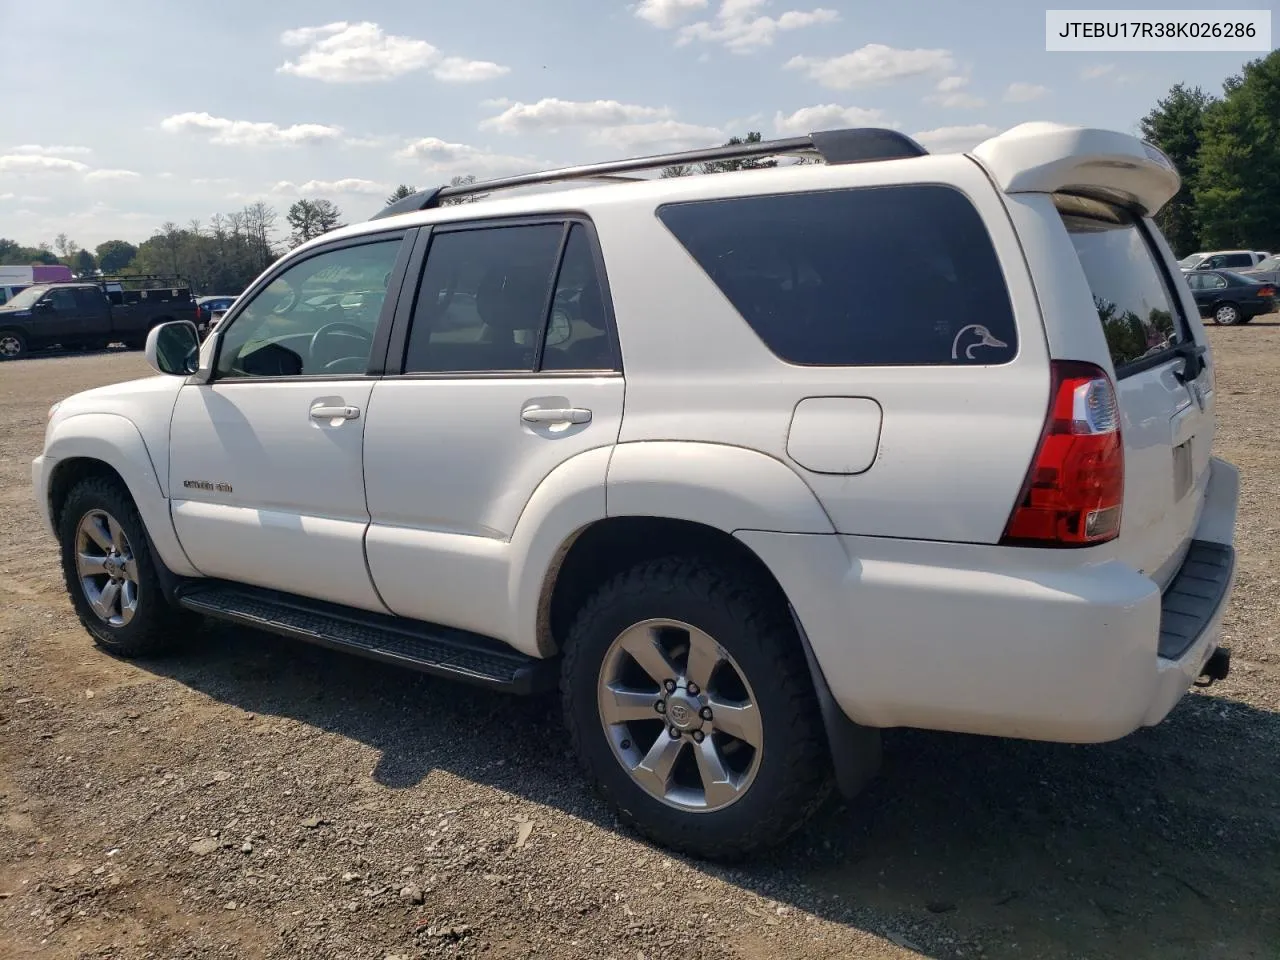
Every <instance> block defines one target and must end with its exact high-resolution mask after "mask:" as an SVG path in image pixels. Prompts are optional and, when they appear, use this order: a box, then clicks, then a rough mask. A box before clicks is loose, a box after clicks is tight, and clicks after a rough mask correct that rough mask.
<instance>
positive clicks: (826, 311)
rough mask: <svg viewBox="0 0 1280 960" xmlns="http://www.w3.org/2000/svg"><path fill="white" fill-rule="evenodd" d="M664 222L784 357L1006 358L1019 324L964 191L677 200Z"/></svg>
mask: <svg viewBox="0 0 1280 960" xmlns="http://www.w3.org/2000/svg"><path fill="white" fill-rule="evenodd" d="M658 217H659V218H660V219H661V220H662V222H663V223H664V224H665V225H666V226H667V228H668V229H669V230H670V231H671V232H672V233H673V234H674V235H675V237H676V239H677V240H679V241H680V243H681V244H682V245H683V246H684V247H685V249H686V250H688V251H689V253H690V255H692V257H693V258H694V260H696V261H697V263H698V265H699V266H700V267H701V268H702V269H703V270H704V271H705V272H706V274H707V275H708V276H709V277H710V278H711V279H712V280H713V281H715V283H716V285H717V286H718V287H719V288H720V290H721V292H723V293H724V295H725V296H726V297H727V298H728V299H729V302H730V303H732V304H733V306H734V307H735V308H736V309H737V311H738V312H739V313H740V314H741V315H742V317H743V319H745V320H746V321H747V323H749V324H750V325H751V328H752V329H753V330H754V331H755V332H756V334H757V336H759V337H760V339H761V340H763V341H764V343H765V345H766V346H767V347H768V348H769V349H770V350H772V351H773V352H774V353H775V354H776V355H777V356H778V357H779V358H781V359H782V360H785V361H787V362H788V363H795V364H805V365H812V366H898V365H923V364H942V365H951V364H998V363H1007V362H1009V361H1010V360H1012V359H1013V358H1014V356H1015V355H1016V353H1017V348H1018V342H1017V327H1016V324H1015V323H1014V318H1013V310H1012V307H1011V306H1010V303H1009V293H1008V290H1007V289H1006V288H1005V283H1004V276H1003V275H1002V273H1001V271H1000V264H999V261H998V259H997V258H996V253H995V249H994V248H993V247H992V244H991V238H990V237H989V236H988V234H987V230H986V227H985V226H984V225H983V223H982V218H981V217H980V216H979V215H978V212H977V210H975V209H974V207H973V205H972V204H971V203H970V202H969V200H968V199H967V198H966V197H965V196H964V195H963V194H961V193H960V192H959V191H957V190H953V189H952V188H950V187H944V186H935V185H913V186H902V187H874V188H862V189H853V190H833V191H822V192H818V193H791V194H779V195H775V196H764V197H742V198H735V199H731V200H700V201H694V202H691V203H678V204H669V205H666V206H664V207H661V208H660V209H659V210H658Z"/></svg>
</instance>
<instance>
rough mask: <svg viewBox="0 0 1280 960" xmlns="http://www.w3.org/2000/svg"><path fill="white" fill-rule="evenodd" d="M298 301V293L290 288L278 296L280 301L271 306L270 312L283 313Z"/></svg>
mask: <svg viewBox="0 0 1280 960" xmlns="http://www.w3.org/2000/svg"><path fill="white" fill-rule="evenodd" d="M297 302H298V295H297V293H295V292H294V291H293V289H292V288H290V290H289V292H288V293H286V294H285V295H284V296H283V297H281V298H280V302H279V303H277V304H276V305H275V306H274V307H272V308H271V312H272V313H275V314H280V315H284V314H286V313H288V312H289V311H290V310H292V309H293V308H294V306H295V305H296V304H297Z"/></svg>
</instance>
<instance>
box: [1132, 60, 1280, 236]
mask: <svg viewBox="0 0 1280 960" xmlns="http://www.w3.org/2000/svg"><path fill="white" fill-rule="evenodd" d="M1139 126H1140V127H1141V130H1142V135H1143V137H1144V138H1145V139H1146V140H1148V141H1149V142H1150V143H1152V144H1153V145H1154V146H1157V147H1159V148H1160V149H1161V150H1163V151H1164V152H1165V154H1167V155H1168V157H1169V159H1170V160H1172V161H1173V163H1174V165H1175V166H1176V167H1177V168H1178V172H1179V173H1181V174H1182V188H1181V189H1180V190H1179V191H1178V193H1177V195H1176V196H1175V197H1174V198H1173V199H1172V200H1171V201H1170V202H1169V203H1168V204H1166V205H1165V206H1164V208H1163V209H1161V211H1160V212H1159V213H1158V214H1157V215H1156V222H1157V223H1158V224H1159V225H1160V229H1161V231H1162V232H1163V233H1164V235H1165V237H1166V238H1167V239H1168V241H1169V245H1170V246H1171V247H1173V249H1174V252H1175V253H1177V255H1178V256H1179V257H1184V256H1186V255H1187V254H1190V253H1194V252H1196V251H1197V250H1222V249H1232V248H1238V249H1246V250H1271V251H1277V250H1280V51H1273V52H1272V53H1270V54H1268V55H1267V56H1265V57H1262V58H1260V59H1258V60H1253V61H1250V62H1249V63H1246V64H1245V65H1244V68H1243V70H1242V71H1241V72H1240V73H1239V74H1237V75H1235V76H1231V77H1228V78H1227V80H1226V82H1225V83H1224V84H1223V88H1222V95H1221V96H1215V95H1213V94H1211V93H1206V92H1205V91H1203V90H1201V89H1200V88H1199V87H1191V88H1189V87H1187V86H1186V85H1185V84H1181V83H1179V84H1176V85H1175V86H1174V87H1173V88H1172V89H1171V90H1170V91H1169V93H1168V95H1167V96H1165V97H1164V98H1162V99H1161V100H1160V101H1159V102H1158V103H1157V104H1156V106H1155V108H1154V109H1152V110H1151V112H1150V113H1148V114H1147V115H1146V116H1145V117H1143V118H1142V120H1141V122H1140V124H1139Z"/></svg>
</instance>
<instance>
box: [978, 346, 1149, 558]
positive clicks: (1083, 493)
mask: <svg viewBox="0 0 1280 960" xmlns="http://www.w3.org/2000/svg"><path fill="white" fill-rule="evenodd" d="M1123 504H1124V445H1123V444H1122V443H1121V439H1120V408H1119V405H1118V403H1117V402H1116V391H1115V388H1114V387H1113V386H1112V384H1111V379H1110V378H1109V377H1108V376H1107V374H1106V372H1105V371H1104V370H1102V368H1101V367H1097V366H1094V365H1093V364H1091V363H1079V362H1075V361H1063V360H1055V361H1053V364H1052V386H1051V389H1050V401H1049V413H1048V416H1047V417H1046V419H1045V425H1044V432H1043V433H1042V434H1041V437H1040V446H1039V447H1038V448H1037V450H1036V455H1035V457H1034V459H1033V460H1032V461H1031V469H1030V470H1028V471H1027V478H1026V481H1025V482H1024V483H1023V487H1022V493H1021V496H1019V498H1018V502H1017V504H1016V505H1015V506H1014V508H1013V513H1012V515H1010V517H1009V523H1008V526H1006V527H1005V532H1004V536H1003V537H1002V538H1001V541H1000V542H1001V543H1002V544H1006V545H1009V546H1034V547H1087V546H1092V545H1094V544H1098V543H1105V542H1106V541H1108V540H1113V539H1115V538H1116V537H1117V536H1119V534H1120V511H1121V507H1122V506H1123Z"/></svg>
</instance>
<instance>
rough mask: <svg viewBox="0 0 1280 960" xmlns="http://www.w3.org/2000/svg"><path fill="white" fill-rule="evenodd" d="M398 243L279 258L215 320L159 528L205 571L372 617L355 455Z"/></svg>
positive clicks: (174, 438)
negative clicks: (282, 261) (165, 526)
mask: <svg viewBox="0 0 1280 960" xmlns="http://www.w3.org/2000/svg"><path fill="white" fill-rule="evenodd" d="M404 242H405V241H404V236H403V234H402V233H396V234H390V235H388V234H381V235H372V236H367V237H361V238H358V240H355V241H347V242H346V243H343V244H341V245H336V246H334V247H327V248H319V249H318V250H316V251H313V252H311V253H310V254H309V255H307V256H306V257H305V258H303V259H301V260H296V261H294V262H292V263H289V264H286V265H285V266H284V267H283V269H282V270H281V271H280V272H279V273H278V274H277V275H276V276H275V277H274V278H271V279H270V282H269V283H267V284H265V285H262V286H260V287H259V288H258V289H257V290H256V291H254V292H252V293H251V294H250V295H249V297H248V299H247V300H246V301H245V303H244V305H243V308H242V309H239V310H238V311H237V312H236V314H235V315H234V316H233V317H229V318H228V320H227V325H226V329H225V331H223V333H222V339H221V343H220V345H219V348H218V354H217V357H216V360H215V362H214V373H213V376H212V377H211V379H210V382H208V383H205V384H188V385H187V386H184V387H183V388H182V390H181V392H180V393H179V396H178V402H177V405H176V406H175V409H174V413H173V424H172V431H171V440H170V458H171V459H170V469H169V478H170V479H169V483H170V497H171V501H172V509H173V521H174V527H175V529H176V531H177V534H178V537H179V539H180V540H181V541H182V546H183V548H184V549H185V550H186V552H187V556H188V557H189V558H190V559H191V562H192V563H193V564H194V565H195V567H196V568H197V569H198V570H199V571H200V572H201V573H203V574H204V575H205V576H209V577H218V578H223V579H227V580H234V581H239V582H244V583H251V584H254V585H257V586H262V587H269V588H273V589H277V590H283V591H286V592H289V593H296V594H301V595H304V596H310V597H315V598H317V599H322V600H329V601H332V602H335V603H342V604H347V605H350V606H355V607H361V608H364V609H367V610H379V611H382V610H384V609H385V608H384V607H383V606H382V604H381V602H380V601H379V599H378V596H377V593H376V591H375V590H374V589H373V585H372V584H371V582H370V580H369V575H368V571H367V568H366V566H365V561H364V534H365V530H366V528H367V527H368V523H369V513H368V510H367V508H366V506H365V496H364V472H363V467H362V463H361V456H362V450H363V445H364V432H365V422H366V418H367V416H368V412H369V398H370V394H371V393H372V390H373V385H374V382H375V380H376V377H375V376H373V375H371V374H370V372H369V368H370V365H371V355H372V353H373V343H374V340H375V336H376V333H377V329H378V325H379V323H380V322H381V320H382V315H383V313H384V301H385V300H387V299H388V297H387V287H388V284H389V282H392V277H393V275H394V271H395V268H396V263H397V257H398V256H399V254H400V252H401V247H402V244H403V243H404ZM393 292H394V291H393ZM390 299H391V300H394V297H391V298H390ZM393 307H394V304H392V305H391V306H390V307H387V308H386V310H385V313H386V314H387V316H388V318H389V316H390V313H391V311H392V308H393ZM373 363H374V365H375V366H376V364H377V361H373Z"/></svg>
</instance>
